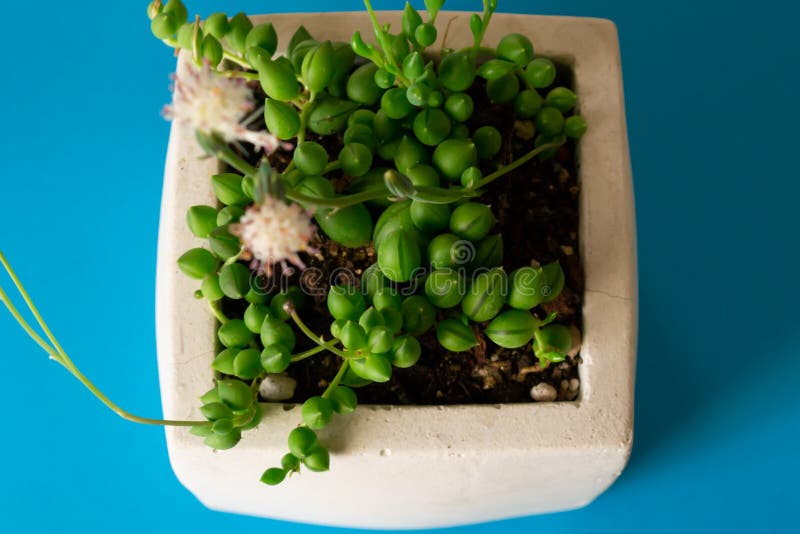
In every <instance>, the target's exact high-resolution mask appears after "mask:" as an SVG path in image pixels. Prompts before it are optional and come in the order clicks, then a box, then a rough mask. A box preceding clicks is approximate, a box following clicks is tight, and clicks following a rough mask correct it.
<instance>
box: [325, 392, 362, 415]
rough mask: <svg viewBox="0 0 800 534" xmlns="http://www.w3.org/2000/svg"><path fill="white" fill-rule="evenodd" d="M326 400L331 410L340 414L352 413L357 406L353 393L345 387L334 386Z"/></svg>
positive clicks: (356, 399)
mask: <svg viewBox="0 0 800 534" xmlns="http://www.w3.org/2000/svg"><path fill="white" fill-rule="evenodd" d="M328 398H329V399H330V401H331V406H333V410H334V411H335V412H336V413H340V414H348V413H353V412H354V411H355V409H356V406H357V405H358V398H357V397H356V393H355V391H353V390H352V389H350V388H349V387H347V386H336V387H335V388H333V389H332V390H331V394H330V396H329V397H328Z"/></svg>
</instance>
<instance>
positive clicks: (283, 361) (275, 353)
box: [261, 344, 292, 374]
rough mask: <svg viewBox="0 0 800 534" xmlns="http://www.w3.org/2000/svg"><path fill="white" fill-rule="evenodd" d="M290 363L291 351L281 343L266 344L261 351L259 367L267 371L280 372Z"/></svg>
mask: <svg viewBox="0 0 800 534" xmlns="http://www.w3.org/2000/svg"><path fill="white" fill-rule="evenodd" d="M291 363H292V355H291V352H290V351H289V349H287V348H286V347H285V346H283V345H281V344H272V345H267V346H266V347H264V350H263V351H261V368H262V369H264V370H265V371H266V372H268V373H272V374H276V373H282V372H284V371H285V370H286V369H288V368H289V365H290V364H291Z"/></svg>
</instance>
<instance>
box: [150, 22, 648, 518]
mask: <svg viewBox="0 0 800 534" xmlns="http://www.w3.org/2000/svg"><path fill="white" fill-rule="evenodd" d="M380 16H381V19H382V20H385V21H386V22H390V23H392V26H393V27H395V28H396V27H399V25H400V14H399V13H382V14H381V15H380ZM451 19H454V20H453V22H452V25H451V26H450V30H449V34H448V36H447V46H450V47H454V48H455V47H461V46H467V45H469V44H470V43H471V35H470V34H469V30H468V20H469V14H466V13H442V14H441V15H439V18H438V24H439V25H440V28H439V29H440V33H439V35H440V36H441V35H444V33H445V31H444V30H445V26H446V25H447V24H448V23H449V22H450V21H451ZM269 20H271V21H272V22H273V23H274V25H275V27H276V28H277V29H278V31H279V35H280V41H281V42H282V43H286V42H288V37H289V35H290V33H291V32H292V31H293V29H294V28H296V27H297V26H298V24H301V23H302V24H304V25H305V26H306V28H308V30H309V31H310V32H311V34H312V35H314V36H316V37H318V38H320V37H322V38H327V39H333V40H340V41H349V39H350V36H351V35H352V33H353V31H354V30H356V29H360V30H361V31H362V34H363V35H371V28H370V24H369V20H368V18H367V15H366V13H324V14H299V15H275V16H270V17H269ZM509 32H520V33H523V34H525V35H528V36H529V37H530V38H531V39H532V40H533V42H534V45H535V47H536V52H537V54H541V55H546V56H550V57H556V58H560V59H562V60H565V61H567V62H569V63H570V64H572V65H573V67H574V72H575V84H576V92H577V93H578V95H579V101H580V113H581V114H582V115H583V116H584V117H586V119H587V121H588V123H589V125H590V127H589V131H588V132H587V134H586V135H585V136H584V138H583V139H582V140H581V143H580V151H579V158H580V162H579V163H580V178H581V181H582V187H583V189H582V195H581V213H580V216H581V221H580V232H581V233H580V243H581V257H582V258H583V263H584V267H585V272H586V293H585V300H584V309H583V319H584V329H585V330H584V333H583V348H582V351H581V355H582V358H583V364H582V365H581V366H580V378H581V393H580V397H579V398H578V399H577V400H576V401H574V402H557V403H523V404H507V405H464V406H443V407H442V406H360V407H359V408H358V410H357V411H356V413H355V414H353V415H350V416H344V417H342V416H338V417H335V418H334V423H333V424H331V425H330V427H329V428H327V429H326V430H325V431H323V432H322V434H321V439H322V440H323V441H324V443H325V444H326V445H327V446H328V447H329V449H330V451H331V470H330V471H329V472H327V473H322V474H315V473H310V472H304V473H302V474H301V476H297V477H292V478H291V479H290V480H287V481H286V482H284V483H283V484H282V485H280V486H278V487H268V486H265V485H263V484H262V483H260V482H259V476H260V474H261V473H262V471H263V470H264V469H265V468H266V467H269V466H272V465H275V464H276V463H277V462H278V461H279V459H280V457H281V456H282V455H283V454H284V453H285V451H286V436H287V434H288V432H289V431H290V430H291V429H292V428H293V427H295V426H296V425H297V424H298V423H299V421H300V409H299V407H294V406H291V405H282V404H268V405H264V406H265V411H266V414H265V418H264V420H263V422H262V423H261V425H260V426H259V428H258V429H257V430H255V431H249V432H246V433H245V434H244V437H243V439H242V441H241V442H240V443H239V445H238V446H237V447H235V448H234V449H231V450H228V451H220V452H214V451H212V450H211V449H209V448H208V447H206V446H205V445H203V443H202V440H201V439H199V438H197V437H196V436H193V435H191V434H189V432H188V430H186V429H182V428H169V429H167V443H168V447H169V455H170V461H171V463H172V466H173V469H174V470H175V473H176V475H177V476H178V478H179V479H180V481H181V482H182V483H183V484H184V485H185V486H186V487H187V488H188V489H189V490H190V491H191V492H192V493H194V494H195V495H196V496H197V498H198V499H200V501H202V502H203V503H204V504H205V505H206V506H208V507H209V508H212V509H215V510H224V511H228V512H235V513H242V514H248V515H256V516H264V517H270V518H276V519H285V520H291V521H300V522H306V523H317V524H325V525H337V526H347V527H364V528H389V529H400V528H422V527H444V526H452V525H460V524H467V523H474V522H481V521H489V520H495V519H504V518H511V517H517V516H525V515H530V514H538V513H544V512H554V511H558V510H567V509H571V508H578V507H581V506H584V505H586V504H588V503H589V502H591V501H592V500H593V499H594V498H595V497H597V496H598V495H599V494H600V493H601V492H603V491H604V490H605V489H606V488H608V487H609V485H611V484H612V483H613V482H614V480H615V479H616V478H617V477H618V476H619V474H620V472H621V471H622V469H623V468H624V467H625V464H626V462H627V460H628V456H629V453H630V450H631V442H632V436H633V391H634V367H635V360H636V320H637V295H636V289H637V282H636V250H635V228H634V209H633V190H632V183H631V170H630V161H629V155H628V141H627V136H626V128H625V111H624V100H623V93H622V73H621V70H620V54H619V45H618V40H617V33H616V29H615V26H614V25H613V24H612V23H611V22H609V21H607V20H598V19H588V18H567V17H541V16H523V15H505V14H497V15H495V17H494V18H493V20H492V24H491V28H490V30H489V32H488V35H487V38H486V40H487V42H489V43H496V42H497V41H498V40H499V39H500V38H501V37H502V36H503V35H505V34H507V33H509ZM201 155H202V153H201V150H200V148H199V147H198V146H197V144H196V142H195V140H194V137H193V135H192V132H190V131H187V130H186V129H185V128H183V127H181V126H180V125H173V128H172V133H171V135H170V141H169V152H168V156H167V165H166V177H165V182H164V196H163V203H162V210H161V228H160V235H159V248H158V283H157V321H158V360H159V373H160V377H161V392H162V400H163V406H164V415H165V417H167V418H174V419H178V418H199V417H201V415H200V413H199V410H198V407H199V401H198V396H200V395H201V394H202V393H203V392H205V391H206V390H208V389H209V388H211V387H212V385H213V374H212V371H211V369H210V363H211V361H212V359H213V356H214V339H215V336H214V320H213V319H212V316H211V314H210V313H208V310H207V308H206V305H205V303H204V302H203V301H199V300H195V299H194V298H193V297H192V294H193V292H194V291H195V289H197V282H196V281H194V280H191V279H189V278H187V277H186V276H184V275H183V274H182V273H180V272H179V271H178V269H177V267H176V263H175V261H176V259H177V258H178V257H179V256H180V255H181V254H182V253H183V252H184V251H186V250H188V249H189V248H192V247H196V246H202V245H203V243H202V242H201V241H200V240H199V239H196V238H195V237H193V236H192V235H191V234H190V232H189V231H188V229H187V228H186V224H185V213H186V210H187V209H188V208H189V207H190V206H192V205H195V204H214V202H215V199H214V195H213V192H212V189H211V185H210V181H209V176H210V175H211V174H214V173H215V172H216V171H217V164H216V162H214V161H213V160H209V159H199V158H200V156H201ZM308 503H314V504H313V506H309V505H308Z"/></svg>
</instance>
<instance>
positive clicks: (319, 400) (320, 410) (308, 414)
mask: <svg viewBox="0 0 800 534" xmlns="http://www.w3.org/2000/svg"><path fill="white" fill-rule="evenodd" d="M302 415H303V422H304V423H305V424H306V426H308V428H310V429H312V430H319V429H321V428H325V427H326V426H327V425H328V423H330V422H331V418H332V417H333V405H332V404H331V401H329V400H328V399H326V398H323V397H318V396H317V397H311V398H310V399H308V400H307V401H306V402H304V403H303V409H302Z"/></svg>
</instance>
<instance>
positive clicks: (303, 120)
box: [297, 93, 317, 145]
mask: <svg viewBox="0 0 800 534" xmlns="http://www.w3.org/2000/svg"><path fill="white" fill-rule="evenodd" d="M316 99H317V95H316V93H311V94H310V95H309V97H308V101H307V102H306V103H305V104H303V108H302V109H301V110H300V130H299V131H298V132H297V144H298V145H299V144H300V143H302V142H303V141H305V140H306V124H308V114H309V113H311V108H312V107H313V104H314V101H315V100H316Z"/></svg>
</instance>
